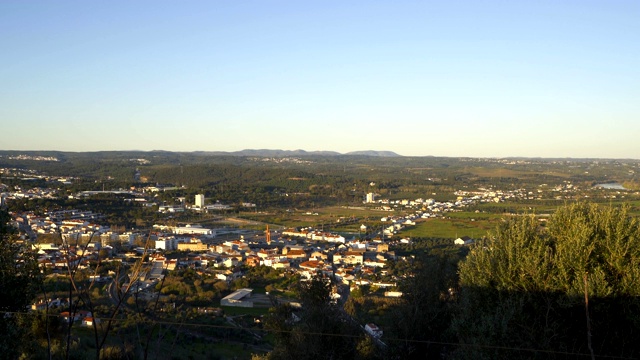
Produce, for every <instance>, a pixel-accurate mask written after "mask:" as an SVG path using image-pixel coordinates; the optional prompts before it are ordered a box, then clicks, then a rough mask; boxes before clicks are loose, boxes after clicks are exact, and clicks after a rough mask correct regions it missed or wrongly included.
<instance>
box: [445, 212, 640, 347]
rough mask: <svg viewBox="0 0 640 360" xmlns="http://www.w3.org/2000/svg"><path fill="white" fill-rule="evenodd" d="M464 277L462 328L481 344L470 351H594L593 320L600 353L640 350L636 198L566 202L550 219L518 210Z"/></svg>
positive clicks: (468, 262)
mask: <svg viewBox="0 0 640 360" xmlns="http://www.w3.org/2000/svg"><path fill="white" fill-rule="evenodd" d="M459 276H460V287H461V289H460V301H459V306H460V311H459V312H458V316H457V317H456V319H454V323H453V328H454V329H455V331H456V332H457V334H458V336H459V339H460V341H461V342H462V343H465V344H476V345H478V346H477V347H473V346H467V347H461V348H460V350H459V353H458V355H459V356H460V357H469V356H473V357H475V358H481V357H483V356H484V357H486V358H496V357H509V358H513V357H523V358H531V357H532V354H535V356H537V357H539V358H550V357H555V356H560V357H561V356H564V355H560V354H566V353H572V354H573V353H582V354H589V353H590V349H589V342H590V338H589V337H588V336H587V322H589V325H590V328H591V330H592V331H591V332H592V335H593V336H592V346H591V348H592V349H593V352H594V353H595V354H596V355H610V356H638V355H639V354H640V345H639V344H638V343H637V338H638V333H639V332H640V313H639V312H638V310H639V306H640V297H638V295H639V294H640V226H639V223H638V220H637V219H636V218H633V217H631V216H630V215H629V212H628V208H627V207H621V208H616V207H612V206H609V207H603V206H598V205H595V204H584V203H577V204H572V205H565V206H563V207H561V208H559V209H558V210H557V212H556V213H555V214H554V215H553V216H552V217H551V218H550V219H549V221H548V224H547V226H546V227H545V226H541V222H540V221H539V220H538V218H537V217H536V216H534V215H529V216H523V217H518V218H515V219H513V220H511V221H508V222H506V223H504V224H502V226H500V227H499V228H498V229H496V230H495V231H494V232H493V233H491V234H490V236H489V237H488V238H487V239H486V240H484V241H481V242H479V243H478V244H477V245H476V246H475V247H474V248H473V249H472V250H471V252H470V253H469V255H468V257H467V258H466V259H465V260H464V261H463V262H461V263H460V267H459ZM587 304H588V307H587V306H586V305H587ZM586 308H588V310H587V311H585V309H586ZM587 314H588V316H587ZM481 345H482V346H486V345H491V346H501V347H510V348H519V349H523V350H519V351H515V352H514V353H510V354H509V355H508V356H506V355H505V353H504V352H498V351H497V350H495V349H494V348H488V347H482V346H481Z"/></svg>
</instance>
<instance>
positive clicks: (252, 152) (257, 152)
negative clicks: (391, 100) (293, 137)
mask: <svg viewBox="0 0 640 360" xmlns="http://www.w3.org/2000/svg"><path fill="white" fill-rule="evenodd" d="M194 153H195V154H199V155H219V156H224V155H231V156H264V157H283V156H342V155H359V156H379V157H391V156H401V155H398V154H396V153H394V152H392V151H374V150H364V151H352V152H348V153H346V154H341V153H339V152H336V151H306V150H301V149H298V150H279V149H244V150H240V151H231V152H224V151H195V152H194Z"/></svg>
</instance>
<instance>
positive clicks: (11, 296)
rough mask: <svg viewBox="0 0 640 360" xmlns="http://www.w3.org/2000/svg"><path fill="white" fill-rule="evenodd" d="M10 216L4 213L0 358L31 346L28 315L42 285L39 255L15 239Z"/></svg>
mask: <svg viewBox="0 0 640 360" xmlns="http://www.w3.org/2000/svg"><path fill="white" fill-rule="evenodd" d="M9 220H10V217H9V214H8V213H7V212H6V211H5V210H0V294H1V295H0V334H2V336H0V357H3V358H6V359H13V358H17V357H18V355H19V354H20V352H21V351H22V350H23V345H25V344H26V343H27V342H26V341H25V339H24V338H23V336H25V334H26V332H27V330H28V329H27V326H24V322H25V321H26V320H27V318H26V317H25V315H24V312H25V311H26V310H27V307H28V306H29V305H30V304H31V302H32V301H33V299H34V298H35V294H36V291H37V290H38V284H39V281H40V270H39V268H38V262H37V258H36V254H35V253H34V252H33V251H30V249H29V248H28V245H27V247H26V246H25V245H23V244H21V243H20V242H19V241H18V239H17V238H16V236H15V231H14V229H13V228H12V227H11V226H10V224H9Z"/></svg>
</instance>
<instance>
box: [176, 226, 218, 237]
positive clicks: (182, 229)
mask: <svg viewBox="0 0 640 360" xmlns="http://www.w3.org/2000/svg"><path fill="white" fill-rule="evenodd" d="M173 233H174V234H177V235H201V236H207V237H215V236H216V233H215V231H213V230H212V229H207V228H203V227H202V226H200V225H187V226H178V227H175V228H174V229H173Z"/></svg>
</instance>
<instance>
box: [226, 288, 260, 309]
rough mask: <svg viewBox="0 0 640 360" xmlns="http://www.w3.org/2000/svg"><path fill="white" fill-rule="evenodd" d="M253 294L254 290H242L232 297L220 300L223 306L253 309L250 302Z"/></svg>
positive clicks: (231, 295)
mask: <svg viewBox="0 0 640 360" xmlns="http://www.w3.org/2000/svg"><path fill="white" fill-rule="evenodd" d="M251 292H253V289H247V288H245V289H240V290H238V291H236V292H234V293H232V294H230V295H227V296H225V297H224V298H222V300H220V305H222V306H237V307H253V302H252V301H251V300H249V299H250V298H251Z"/></svg>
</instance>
